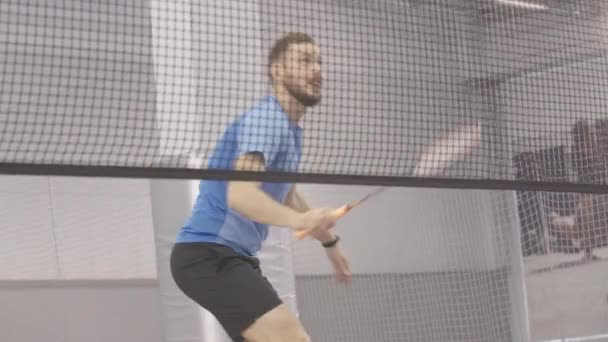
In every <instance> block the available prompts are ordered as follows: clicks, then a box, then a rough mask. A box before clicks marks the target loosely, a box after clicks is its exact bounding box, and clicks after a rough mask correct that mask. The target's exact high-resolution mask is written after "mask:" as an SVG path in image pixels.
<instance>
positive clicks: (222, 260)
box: [171, 244, 282, 341]
mask: <svg viewBox="0 0 608 342" xmlns="http://www.w3.org/2000/svg"><path fill="white" fill-rule="evenodd" d="M171 259H172V260H171V270H172V274H173V277H174V279H175V281H176V283H177V285H178V287H179V288H180V289H181V290H182V291H183V292H184V293H185V294H186V295H187V296H188V297H190V298H191V299H192V300H194V301H195V302H197V303H198V304H199V305H200V306H202V307H203V308H205V309H206V310H208V311H209V312H211V313H212V314H213V315H214V316H215V317H216V318H217V320H218V321H219V322H220V323H221V324H222V326H223V327H224V329H225V330H226V332H227V333H228V335H229V336H231V337H232V338H233V339H234V340H235V341H241V340H242V339H241V337H240V336H241V333H242V332H243V331H244V330H245V329H247V328H248V327H249V326H250V325H251V324H252V323H253V322H255V321H256V320H257V319H258V318H260V317H261V316H263V315H264V314H265V313H267V312H269V311H271V310H272V309H274V308H276V307H277V306H279V305H281V303H282V302H281V299H280V298H279V296H278V295H277V293H276V291H275V290H274V289H273V287H272V285H271V284H270V283H269V282H268V281H267V280H266V278H264V276H263V275H262V273H261V271H260V269H259V266H258V265H257V263H256V262H255V261H254V260H255V259H252V258H247V257H244V256H241V255H239V254H238V253H236V252H234V251H233V250H231V249H230V248H229V247H225V246H219V245H213V244H198V246H195V245H189V246H186V247H184V246H176V247H175V248H174V252H173V253H172V257H171Z"/></svg>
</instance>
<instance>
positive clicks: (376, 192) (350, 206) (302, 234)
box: [294, 188, 387, 240]
mask: <svg viewBox="0 0 608 342" xmlns="http://www.w3.org/2000/svg"><path fill="white" fill-rule="evenodd" d="M386 189H387V188H378V189H376V190H374V191H372V192H370V193H368V194H367V195H365V196H364V197H362V198H360V199H358V200H356V201H353V202H350V203H348V204H346V205H343V206H341V207H340V208H338V209H336V210H335V211H334V215H335V216H336V217H337V218H342V217H343V216H344V215H346V214H347V213H348V212H349V211H351V210H352V209H353V208H355V207H357V206H359V205H360V204H361V203H363V202H365V201H367V200H369V199H370V198H372V197H374V196H377V195H379V194H381V193H382V192H384V191H385V190H386ZM313 231H314V229H306V230H300V231H297V232H295V233H294V235H295V237H296V239H298V240H302V239H303V238H305V237H307V236H308V235H310V234H311V233H312V232H313Z"/></svg>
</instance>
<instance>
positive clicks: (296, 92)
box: [285, 83, 321, 107]
mask: <svg viewBox="0 0 608 342" xmlns="http://www.w3.org/2000/svg"><path fill="white" fill-rule="evenodd" d="M285 89H287V92H289V94H290V95H291V96H293V97H294V98H295V99H296V100H298V102H300V103H301V104H302V105H303V106H304V107H312V106H314V105H316V104H317V103H319V102H320V101H321V95H319V96H315V95H310V94H307V93H306V91H305V90H304V89H302V88H300V87H298V86H296V85H293V84H291V83H285Z"/></svg>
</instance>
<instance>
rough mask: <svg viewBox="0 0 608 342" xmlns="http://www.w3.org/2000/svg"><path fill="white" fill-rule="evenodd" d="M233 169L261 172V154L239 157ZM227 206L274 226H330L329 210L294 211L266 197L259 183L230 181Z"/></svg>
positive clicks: (331, 219)
mask: <svg viewBox="0 0 608 342" xmlns="http://www.w3.org/2000/svg"><path fill="white" fill-rule="evenodd" d="M234 169H235V170H244V171H264V169H265V167H264V161H263V158H262V156H261V155H260V154H257V153H247V154H244V155H242V156H241V157H239V158H238V159H237V160H236V162H235V165H234ZM227 197H228V206H229V207H230V208H232V209H233V210H235V211H237V212H238V213H240V214H241V215H243V216H245V217H247V218H248V219H250V220H252V221H255V222H258V223H262V224H267V225H271V226H277V227H288V228H291V229H295V230H300V229H308V228H313V227H315V226H318V225H327V226H328V227H329V226H331V225H333V223H335V222H333V218H332V217H331V215H330V213H331V210H330V209H313V210H309V211H307V212H304V213H300V212H297V211H296V210H294V209H292V208H289V207H288V206H285V205H283V204H281V203H279V202H277V201H275V200H274V199H273V198H272V197H270V196H268V195H267V194H266V193H265V192H264V191H262V189H260V182H252V181H230V182H229V183H228V194H227Z"/></svg>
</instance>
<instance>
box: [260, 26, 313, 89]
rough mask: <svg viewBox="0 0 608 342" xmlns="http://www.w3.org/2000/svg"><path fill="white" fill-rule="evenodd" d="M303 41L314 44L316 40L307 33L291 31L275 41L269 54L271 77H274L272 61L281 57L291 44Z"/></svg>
mask: <svg viewBox="0 0 608 342" xmlns="http://www.w3.org/2000/svg"><path fill="white" fill-rule="evenodd" d="M302 43H312V44H314V43H315V41H314V39H312V37H311V36H309V35H308V34H306V33H302V32H289V33H287V34H286V35H284V36H283V37H282V38H281V39H279V40H277V41H276V42H275V43H274V45H273V46H272V49H271V50H270V55H269V56H268V76H269V77H270V79H272V75H271V73H270V66H271V65H272V63H274V61H276V60H277V59H278V58H279V57H281V55H283V54H284V53H285V51H287V49H289V47H290V46H291V45H293V44H302Z"/></svg>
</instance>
